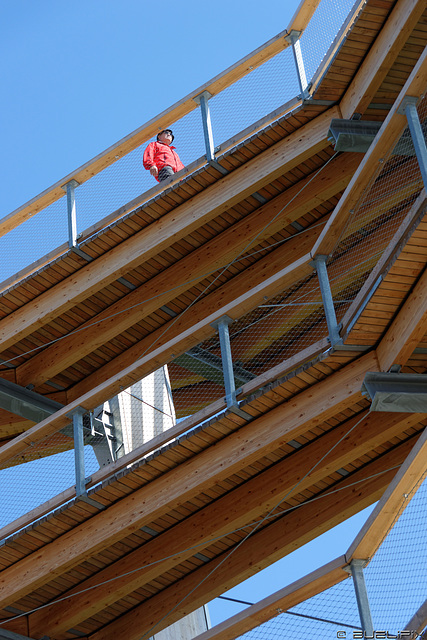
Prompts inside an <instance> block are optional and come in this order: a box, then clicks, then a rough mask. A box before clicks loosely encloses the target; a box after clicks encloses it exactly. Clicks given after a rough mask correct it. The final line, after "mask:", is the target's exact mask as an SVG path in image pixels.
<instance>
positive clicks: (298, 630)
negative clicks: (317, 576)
mask: <svg viewBox="0 0 427 640" xmlns="http://www.w3.org/2000/svg"><path fill="white" fill-rule="evenodd" d="M351 629H360V620H359V615H358V610H357V602H356V597H355V595H354V589H353V584H352V581H351V580H345V581H344V582H340V583H339V584H337V585H335V586H334V587H331V588H330V589H328V590H327V591H324V592H322V593H319V594H318V595H316V596H314V597H313V598H309V599H308V600H306V601H305V602H301V603H300V604H299V605H297V606H296V607H292V609H290V610H289V611H287V612H283V613H280V614H279V615H278V616H277V617H275V618H272V619H271V620H268V621H267V622H265V623H264V624H262V625H260V626H259V627H256V628H255V629H252V630H251V631H248V632H247V633H245V634H243V635H242V636H239V638H241V639H244V640H267V639H268V640H276V639H277V640H278V639H279V638H280V639H282V638H294V637H304V638H336V637H337V632H338V631H343V630H344V631H346V632H347V635H348V637H351Z"/></svg>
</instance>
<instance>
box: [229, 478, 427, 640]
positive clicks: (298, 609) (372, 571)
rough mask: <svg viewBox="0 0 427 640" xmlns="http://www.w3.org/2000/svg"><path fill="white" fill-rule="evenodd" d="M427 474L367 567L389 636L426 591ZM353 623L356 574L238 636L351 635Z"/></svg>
mask: <svg viewBox="0 0 427 640" xmlns="http://www.w3.org/2000/svg"><path fill="white" fill-rule="evenodd" d="M426 475H427V473H425V474H424V476H423V478H422V479H421V480H420V481H419V482H418V483H417V485H416V486H415V487H414V489H413V491H411V493H410V494H409V495H407V496H406V495H405V496H403V499H402V508H401V510H400V512H399V513H398V515H397V516H396V519H395V522H394V524H393V526H392V527H391V528H390V530H389V532H388V534H387V535H386V537H385V538H384V540H383V541H382V543H381V546H380V547H379V549H378V550H377V552H376V554H375V555H374V557H373V558H372V560H371V562H370V563H369V564H368V566H367V567H366V568H365V569H364V575H365V581H366V586H367V591H368V597H369V604H370V608H371V614H372V619H373V624H374V629H375V630H383V631H384V630H385V631H386V632H388V633H389V635H388V636H387V637H390V638H392V637H399V636H398V633H399V631H402V630H404V629H406V628H407V627H406V625H407V623H408V622H409V621H410V619H411V618H412V617H413V616H414V614H415V613H416V612H417V610H418V609H419V608H420V607H421V605H422V604H423V602H424V601H425V597H426V593H427V571H426V567H427V479H426ZM405 507H406V508H405ZM295 614H298V616H295ZM352 629H353V630H360V629H361V623H360V618H359V613H358V608H357V602H356V597H355V591H354V587H353V580H352V579H350V578H349V579H347V580H344V581H343V582H340V583H339V584H336V585H335V586H333V587H331V588H330V589H327V590H326V591H323V592H322V593H319V594H318V595H316V596H314V597H312V598H309V599H308V600H305V601H304V602H301V603H300V604H299V605H297V606H295V607H292V609H290V610H289V611H288V612H283V613H280V615H278V616H277V617H275V618H272V619H271V620H269V621H267V622H265V623H264V624H262V625H260V626H258V627H256V628H255V629H252V630H251V631H248V632H247V633H245V634H243V635H242V636H239V638H240V639H244V640H267V638H268V639H269V640H276V639H279V638H290V637H305V638H336V637H341V638H346V637H347V638H353V637H356V636H353V631H352ZM338 632H340V635H339V636H337V633H338ZM357 637H360V635H357ZM366 637H370V638H372V637H376V636H372V635H369V636H366ZM378 637H386V636H380V635H378ZM413 637H416V636H415V635H413Z"/></svg>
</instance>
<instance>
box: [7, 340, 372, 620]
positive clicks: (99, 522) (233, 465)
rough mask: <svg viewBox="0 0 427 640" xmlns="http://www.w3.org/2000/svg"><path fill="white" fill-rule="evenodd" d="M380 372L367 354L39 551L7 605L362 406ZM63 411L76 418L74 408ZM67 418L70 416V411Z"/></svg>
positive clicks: (18, 576) (12, 579)
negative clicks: (367, 385) (370, 380)
mask: <svg viewBox="0 0 427 640" xmlns="http://www.w3.org/2000/svg"><path fill="white" fill-rule="evenodd" d="M377 370H378V365H377V362H376V357H375V354H372V353H369V354H366V355H365V356H363V357H361V358H359V359H358V360H357V361H356V362H354V363H351V364H349V365H347V366H346V367H343V368H342V369H341V370H340V371H338V372H336V373H334V374H332V375H331V376H330V377H328V378H327V379H325V380H323V381H321V382H319V383H318V384H316V385H315V386H314V387H312V388H309V389H307V390H306V391H303V392H301V393H300V394H299V395H298V396H297V397H296V398H295V399H294V400H293V401H292V403H286V404H284V405H283V406H279V407H277V408H275V409H273V410H271V411H270V412H269V413H268V414H266V415H264V416H261V417H260V418H258V419H257V420H256V421H254V422H253V423H250V424H247V425H246V426H245V429H244V430H243V431H237V432H235V433H233V434H230V436H228V437H227V438H226V439H224V440H222V441H220V442H218V443H217V444H216V445H215V447H213V448H212V450H211V449H207V450H205V451H203V452H202V453H200V454H199V455H197V456H196V457H195V458H193V459H190V460H188V461H187V462H186V463H184V464H182V465H180V466H179V467H177V468H175V469H172V470H171V471H170V472H168V473H167V474H165V475H164V476H162V477H160V478H158V479H157V480H156V481H154V482H151V483H150V484H149V485H147V486H146V487H143V488H142V489H140V490H138V491H136V492H135V493H134V494H132V495H131V496H128V497H126V498H123V499H122V500H121V501H120V502H119V503H116V504H114V505H112V506H111V507H110V508H109V509H106V510H105V511H103V512H101V513H99V514H98V515H96V516H94V517H93V518H91V519H90V520H89V521H87V522H85V523H84V524H83V525H80V526H78V527H76V528H75V529H74V530H73V531H70V532H68V533H66V534H64V535H63V536H61V538H59V539H58V540H56V541H54V542H52V543H50V544H49V545H48V546H47V547H46V549H44V552H43V553H37V557H33V555H35V554H32V555H30V556H28V557H27V558H25V559H23V560H22V561H21V562H19V563H18V564H17V565H14V566H12V567H10V568H8V569H6V570H5V571H3V572H2V574H1V575H0V608H3V607H5V606H7V605H9V604H11V603H12V602H14V601H16V600H17V599H18V598H19V597H21V595H24V594H25V593H28V592H29V591H31V590H32V589H34V588H37V587H38V586H41V585H43V584H45V583H46V582H47V581H49V580H50V579H52V576H55V575H59V574H61V573H62V572H64V571H66V570H68V569H71V568H72V567H74V566H75V565H76V564H78V563H79V562H81V561H83V560H85V559H86V558H89V557H90V555H91V554H92V553H96V552H97V551H99V550H101V549H103V548H106V547H107V546H109V545H111V544H114V543H115V542H116V541H118V540H120V539H122V538H123V537H125V536H126V535H127V534H130V533H132V531H135V530H137V529H139V528H140V527H141V526H143V525H144V524H147V523H149V522H151V521H152V520H153V519H154V518H157V517H160V516H161V515H162V514H164V513H166V512H167V511H168V510H169V509H171V508H173V505H174V504H176V503H177V502H179V503H182V502H183V501H185V500H189V499H190V498H191V497H192V496H195V495H197V494H198V493H200V492H201V491H203V490H204V488H206V487H209V486H211V485H212V484H214V483H215V482H219V481H221V479H224V478H226V477H228V476H229V475H231V474H232V473H234V472H235V471H236V470H237V469H239V468H241V466H242V463H243V464H244V465H248V464H251V462H253V461H255V460H257V459H259V458H260V457H262V455H264V454H266V453H267V452H268V451H271V450H273V449H276V448H278V447H279V446H281V445H282V444H284V443H286V442H288V441H289V440H290V439H292V438H294V437H297V436H298V434H301V433H303V432H304V431H306V430H307V429H309V428H310V425H311V426H314V425H317V424H320V423H321V422H323V421H324V420H327V419H328V418H330V417H332V416H333V415H336V414H337V413H339V412H340V411H341V410H343V409H345V408H346V407H348V406H349V405H351V404H354V403H355V402H357V401H358V400H359V399H360V398H361V392H360V388H361V385H362V381H363V377H364V375H365V372H366V371H377ZM63 411H64V412H66V413H69V411H70V408H69V407H68V408H65V409H64V410H63ZM58 413H61V412H58ZM64 417H65V419H66V415H65V414H64ZM45 422H46V421H45ZM30 431H31V430H30ZM27 433H28V432H27ZM24 435H25V436H26V435H27V434H24ZM15 440H19V438H16V439H15ZM30 441H31V439H30V440H27V442H30ZM8 447H10V445H6V446H5V447H3V448H2V450H0V457H1V455H2V452H3V450H4V449H7V448H8ZM263 452H264V453H263ZM3 455H4V454H3ZM0 461H1V460H0Z"/></svg>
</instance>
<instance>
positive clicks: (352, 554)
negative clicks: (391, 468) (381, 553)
mask: <svg viewBox="0 0 427 640" xmlns="http://www.w3.org/2000/svg"><path fill="white" fill-rule="evenodd" d="M420 417H421V416H420ZM426 454H427V429H424V432H423V433H422V434H421V436H419V438H418V440H417V442H416V444H415V445H414V447H413V449H412V450H411V451H410V452H408V457H407V458H406V460H405V462H404V464H403V465H402V467H401V468H400V469H399V472H398V473H397V474H396V477H395V478H394V480H393V482H392V483H391V484H390V486H389V487H388V489H387V491H386V492H385V493H384V495H383V497H382V498H381V500H380V501H379V503H378V504H377V505H376V507H375V509H374V510H373V511H372V513H371V514H370V516H369V518H368V520H367V521H366V523H365V525H364V526H363V527H362V529H361V530H360V532H359V533H358V534H357V536H356V538H355V539H354V540H353V542H352V543H351V545H350V546H349V548H348V550H347V552H346V554H345V557H346V560H347V562H348V563H350V562H351V561H352V560H353V559H360V560H368V559H371V558H372V557H373V556H374V554H375V552H376V551H377V549H378V547H379V546H380V544H381V542H382V541H383V539H384V536H385V535H386V534H387V532H388V530H389V529H390V527H391V526H392V525H393V523H394V521H395V519H396V517H397V515H398V514H399V512H400V511H401V510H403V509H404V508H405V507H406V506H407V505H408V504H409V501H408V499H407V496H409V495H410V494H411V493H412V491H413V489H414V487H415V485H416V484H417V483H418V482H419V480H420V479H421V478H422V477H423V474H424V473H425V471H426V468H427V464H426V460H427V455H426ZM411 497H412V496H411Z"/></svg>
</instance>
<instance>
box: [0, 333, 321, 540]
mask: <svg viewBox="0 0 427 640" xmlns="http://www.w3.org/2000/svg"><path fill="white" fill-rule="evenodd" d="M328 346H329V344H328V341H327V339H326V338H325V339H323V340H320V341H319V342H316V343H315V344H314V345H311V346H310V347H308V348H307V349H303V350H302V351H300V352H298V354H296V355H295V356H292V357H291V358H287V359H286V360H284V361H283V362H282V363H280V365H277V366H275V367H274V368H273V369H272V370H270V371H266V372H265V373H263V374H262V375H260V376H258V377H257V378H254V379H253V380H251V381H250V382H248V383H246V384H245V385H243V387H241V389H242V391H241V394H240V395H241V397H245V396H247V395H248V394H250V393H253V392H254V391H255V390H256V389H258V388H260V387H263V386H265V385H266V384H268V383H270V382H272V381H273V380H276V379H277V378H280V377H281V376H283V375H285V374H287V373H289V372H290V371H292V370H293V369H296V368H297V367H298V366H299V365H302V364H303V363H305V362H307V361H309V360H311V359H312V358H316V359H317V357H318V356H319V354H321V353H322V352H324V351H326V350H327V348H328ZM226 407H227V405H226V402H225V398H221V399H220V400H217V401H216V402H212V403H211V404H210V405H208V406H207V407H204V408H203V409H202V410H201V411H198V412H197V413H195V414H194V415H192V416H189V417H188V418H186V419H185V420H181V421H180V422H179V423H177V424H176V425H174V426H173V427H171V428H170V429H168V431H167V432H163V433H161V434H159V435H158V436H155V437H154V438H152V439H151V440H149V441H148V442H146V443H144V444H143V445H141V446H140V447H137V448H136V449H133V450H132V451H130V452H129V453H127V454H126V455H124V456H122V457H121V458H119V459H118V460H116V461H115V462H112V463H111V464H109V465H107V466H106V467H102V468H101V469H99V470H98V471H95V472H94V473H92V474H91V477H90V480H88V482H87V483H86V485H85V486H86V488H88V489H89V488H90V487H93V486H95V485H96V484H98V483H99V482H102V481H103V480H106V479H107V478H109V477H111V476H112V475H113V474H115V473H116V472H117V471H121V470H122V469H125V468H126V467H128V466H129V465H131V464H133V463H134V462H136V461H137V460H140V459H141V458H143V457H144V456H146V455H148V454H149V453H151V452H152V451H155V450H156V449H158V448H160V447H161V446H163V445H164V444H166V443H167V442H168V441H169V440H171V439H173V438H176V437H178V436H180V435H181V434H183V433H185V432H186V431H188V430H189V429H191V428H193V427H195V426H196V425H198V424H199V423H201V422H203V421H204V420H206V419H207V418H210V417H211V416H214V415H216V414H219V413H220V412H222V411H224V410H225V409H226ZM75 495H76V491H75V486H72V487H69V488H68V489H65V490H64V491H62V492H61V493H60V494H58V495H57V496H55V497H53V498H51V499H50V500H47V501H46V502H44V503H43V504H41V505H39V506H38V507H36V508H35V509H32V510H31V511H28V512H27V513H26V514H25V515H23V516H21V517H20V518H17V519H16V520H14V521H13V522H10V523H9V524H7V525H6V526H5V527H3V528H1V529H0V540H4V539H5V538H7V537H9V536H10V535H12V534H13V533H15V532H16V531H19V529H23V528H24V527H25V526H27V525H28V524H30V523H31V522H34V521H35V520H38V519H39V518H41V517H43V516H44V515H46V513H50V512H51V511H53V510H54V509H56V508H58V507H59V506H61V505H62V504H64V503H65V502H68V500H71V499H72V498H74V497H75Z"/></svg>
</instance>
